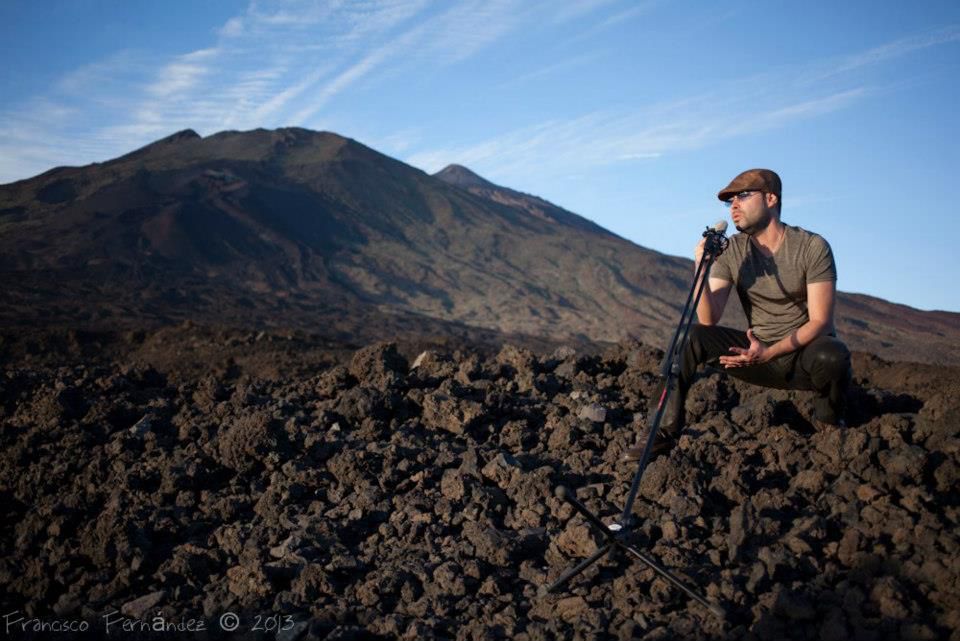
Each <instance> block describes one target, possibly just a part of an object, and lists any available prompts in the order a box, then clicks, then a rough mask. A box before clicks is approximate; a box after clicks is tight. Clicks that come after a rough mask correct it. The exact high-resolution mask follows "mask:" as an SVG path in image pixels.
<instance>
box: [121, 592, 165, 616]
mask: <svg viewBox="0 0 960 641" xmlns="http://www.w3.org/2000/svg"><path fill="white" fill-rule="evenodd" d="M166 594H167V593H166V592H164V591H163V590H158V591H157V592H151V593H150V594H147V595H144V596H142V597H140V598H139V599H134V600H133V601H127V602H126V603H124V604H123V605H122V606H120V612H121V614H123V615H124V616H126V617H130V618H131V619H142V618H143V616H144V615H145V614H146V613H147V612H148V611H149V610H150V608H154V607H156V606H157V604H159V603H160V602H161V601H162V600H163V597H164V596H166Z"/></svg>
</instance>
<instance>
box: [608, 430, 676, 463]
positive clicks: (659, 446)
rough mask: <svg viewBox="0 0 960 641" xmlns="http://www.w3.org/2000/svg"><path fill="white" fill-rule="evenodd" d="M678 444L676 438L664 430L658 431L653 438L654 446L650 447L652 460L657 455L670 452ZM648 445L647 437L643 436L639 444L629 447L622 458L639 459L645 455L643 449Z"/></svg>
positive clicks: (627, 459) (630, 460)
mask: <svg viewBox="0 0 960 641" xmlns="http://www.w3.org/2000/svg"><path fill="white" fill-rule="evenodd" d="M676 444H677V441H676V439H674V438H672V437H670V436H667V435H666V434H664V433H663V432H657V436H656V438H654V439H653V446H652V447H651V448H650V460H651V461H652V460H654V459H655V458H657V457H660V456H663V455H665V454H669V453H670V450H672V449H673V447H674V445H676ZM646 446H647V439H646V438H641V439H640V440H638V441H637V444H636V445H634V446H633V447H631V448H629V449H628V450H626V451H625V452H624V453H623V457H622V460H624V461H628V462H632V461H639V460H640V458H641V457H642V456H643V449H644V448H645V447H646Z"/></svg>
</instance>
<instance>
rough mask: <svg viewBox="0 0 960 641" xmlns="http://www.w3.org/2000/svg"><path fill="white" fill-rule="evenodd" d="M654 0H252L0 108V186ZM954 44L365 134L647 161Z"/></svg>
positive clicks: (578, 159) (857, 95)
mask: <svg viewBox="0 0 960 641" xmlns="http://www.w3.org/2000/svg"><path fill="white" fill-rule="evenodd" d="M658 4H659V0H648V1H644V2H637V3H634V2H624V1H622V0H620V1H616V0H578V1H574V2H570V3H567V4H564V5H563V6H562V7H561V8H559V9H558V8H557V6H558V5H556V4H555V3H551V2H548V1H547V0H463V1H461V2H457V3H455V4H448V3H436V2H430V1H429V0H355V1H338V0H283V1H274V0H251V2H250V4H249V5H248V6H247V7H246V8H245V9H244V10H242V11H240V12H239V13H238V14H237V15H234V16H232V17H230V18H229V19H227V20H226V21H224V22H223V23H221V25H220V26H219V27H214V28H213V29H212V30H211V35H210V39H211V41H210V42H209V43H206V46H204V47H203V48H201V49H197V50H193V51H183V52H179V53H177V54H175V55H171V56H167V57H163V58H160V59H157V57H156V55H155V54H154V52H150V51H142V50H124V51H119V52H115V53H112V54H110V55H109V56H106V57H104V58H102V59H100V60H96V61H93V62H85V63H84V64H83V65H80V66H78V67H76V68H75V69H73V70H72V71H70V72H68V73H66V74H64V75H63V76H62V77H61V78H59V79H58V81H56V82H55V83H53V84H51V86H50V87H49V90H48V91H46V92H44V93H43V94H41V95H35V96H28V97H25V98H24V99H22V100H20V101H19V102H10V101H8V102H7V104H6V105H4V106H0V182H4V181H8V180H12V179H15V178H21V177H24V176H27V175H30V174H32V173H37V172H39V171H42V170H44V169H47V168H49V167H50V166H53V165H59V164H65V163H70V164H79V163H85V162H91V161H95V160H104V159H106V158H109V157H112V156H115V155H118V154H120V153H124V152H126V151H129V150H130V149H132V148H135V147H138V146H140V145H143V144H145V143H147V142H150V141H151V140H154V139H156V138H157V137H160V136H162V135H166V134H169V133H171V132H173V131H175V130H177V129H183V128H187V127H190V128H193V129H196V130H197V131H199V132H200V133H203V134H207V133H212V132H215V131H219V130H222V129H248V128H254V127H276V126H283V125H302V126H308V127H317V126H319V125H320V123H326V122H328V121H329V115H328V114H329V113H330V111H331V107H332V106H334V107H335V106H337V103H338V101H340V100H341V99H342V98H343V97H344V96H345V95H349V94H350V93H356V92H357V91H358V90H361V89H362V88H364V87H368V86H371V85H373V84H374V83H376V82H382V81H385V80H388V79H392V78H395V77H396V76H397V75H398V74H401V73H408V72H409V73H410V74H416V76H417V77H418V78H422V77H423V76H424V74H429V73H431V71H432V70H436V69H441V68H444V67H450V66H452V65H456V64H458V63H461V62H464V61H466V60H468V59H471V58H473V57H476V56H477V55H478V54H479V53H480V52H483V51H484V50H487V49H490V48H492V47H493V46H494V45H495V44H496V43H498V42H500V41H503V40H505V39H507V38H509V37H515V38H528V37H529V36H530V34H531V33H532V32H536V30H537V29H538V28H540V26H541V24H542V23H543V22H544V21H545V16H548V17H549V18H548V21H550V22H552V23H554V24H560V25H566V26H565V28H566V30H567V31H571V30H573V28H572V27H571V25H575V26H576V27H577V29H579V31H577V36H576V37H591V36H590V34H593V35H594V36H595V35H596V33H597V32H598V31H599V30H602V29H606V28H608V27H610V26H612V25H617V24H622V23H624V22H626V21H628V20H632V19H635V18H636V17H638V16H639V15H641V14H643V13H645V12H649V11H650V9H651V8H653V7H655V6H658ZM587 17H589V20H586V19H585V18H587ZM581 24H583V25H585V26H584V27H583V28H582V29H581V28H580V25H581ZM585 34H586V35H585ZM958 40H960V28H958V27H957V26H956V25H953V26H949V27H945V28H943V29H939V30H937V31H933V32H928V33H923V34H915V35H912V36H909V37H904V38H901V39H898V40H894V41H891V42H889V43H886V44H883V45H880V46H877V47H873V48H871V49H867V50H865V51H862V52H857V53H854V54H851V55H849V56H846V57H844V58H841V59H834V60H829V61H819V62H817V63H814V64H811V65H809V66H807V67H804V68H800V69H795V70H792V71H794V72H795V73H794V74H793V75H794V76H796V77H800V78H801V80H800V81H798V82H796V83H794V84H795V86H794V87H792V88H790V90H789V91H785V90H784V88H783V87H782V86H776V89H771V90H770V91H769V93H766V94H759V95H758V94H748V91H749V89H748V90H747V91H745V92H737V93H738V94H740V95H741V99H740V100H738V101H733V100H731V99H730V98H729V93H730V92H729V91H722V90H721V89H719V88H718V89H716V90H710V89H706V90H704V91H703V92H702V93H701V94H700V95H696V96H690V95H688V96H685V97H678V98H677V99H675V100H671V101H670V102H669V103H667V104H661V105H656V104H651V105H633V106H629V105H628V106H622V107H619V108H618V109H610V110H589V109H586V110H585V112H584V113H582V114H581V115H579V116H576V117H565V118H559V117H553V118H549V119H546V120H541V121H537V122H535V123H531V124H530V125H529V126H527V127H519V128H512V129H509V130H506V131H503V132H500V133H499V134H496V135H492V136H489V137H485V138H482V139H475V140H469V139H465V140H463V141H462V142H460V143H459V144H456V143H452V144H449V145H443V146H440V147H439V148H424V147H422V146H421V145H423V144H424V142H423V141H424V140H425V139H426V138H427V136H423V135H420V133H421V132H417V133H415V134H412V133H411V132H410V130H406V131H405V132H403V133H402V135H401V134H396V135H395V137H393V138H391V136H390V135H389V134H385V133H384V132H383V131H374V132H372V133H373V134H374V135H373V137H372V138H376V139H379V140H391V143H390V144H391V145H392V147H391V150H392V151H394V152H395V153H405V154H409V156H408V160H410V161H411V162H413V163H414V164H417V165H419V166H421V167H424V168H425V169H438V168H439V167H440V166H443V165H445V164H447V163H448V162H453V161H457V162H462V163H464V164H473V165H476V166H477V167H478V168H479V169H484V170H487V171H489V170H491V169H492V172H491V175H497V173H498V171H499V172H503V173H506V172H507V171H513V170H515V169H517V168H518V167H520V166H522V165H526V166H527V167H530V166H536V167H538V168H540V170H542V171H548V170H549V171H558V172H562V173H558V174H556V175H569V174H572V173H580V172H581V171H582V170H583V168H584V167H585V166H590V165H596V164H603V163H610V162H632V161H635V162H644V161H649V160H654V159H656V158H658V157H661V156H663V155H667V154H670V153H674V152H676V151H678V150H683V149H692V148H698V147H703V146H706V145H710V144H716V143H717V142H719V141H722V140H725V139H729V138H731V137H735V136H741V135H746V134H749V133H750V132H755V131H759V130H769V129H775V128H777V127H781V126H784V125H785V124H787V123H790V122H793V121H796V120H799V119H802V118H812V117H817V116H820V115H823V114H826V113H830V112H832V111H836V110H840V109H844V108H847V107H848V106H850V105H852V104H854V103H856V102H857V101H860V100H864V99H866V98H867V97H868V96H869V95H870V94H869V92H868V90H867V89H865V88H864V86H865V84H866V83H865V82H862V81H861V82H858V81H857V80H856V76H857V73H856V72H857V71H858V70H860V69H865V68H867V67H871V66H878V65H881V64H883V63H885V62H887V61H890V60H893V59H896V58H899V57H902V56H905V55H907V54H909V53H911V52H915V51H919V50H922V49H926V48H930V47H934V46H937V45H943V44H946V43H952V42H956V41H958ZM602 46H603V45H602V44H601V45H600V47H602ZM603 54H604V51H603V50H602V49H600V48H598V47H593V48H591V49H589V50H586V51H583V52H582V53H581V52H579V51H578V52H577V53H576V54H574V55H569V53H568V54H567V55H565V56H559V55H558V56H557V57H555V58H552V59H551V58H549V57H548V56H544V61H545V62H544V65H543V66H542V67H541V68H539V69H534V70H533V71H527V72H526V73H525V74H524V73H518V74H517V75H515V76H514V78H513V80H507V81H505V82H503V83H501V84H500V85H499V86H500V87H506V86H508V85H509V86H516V85H518V84H524V83H526V82H528V81H529V80H531V79H534V78H539V77H543V76H547V75H552V74H559V73H561V72H565V71H569V70H570V69H572V68H574V67H578V66H582V65H585V64H587V63H590V62H591V61H594V60H595V59H596V58H597V57H598V56H600V55H603ZM824 74H827V75H829V77H831V78H833V79H834V81H833V82H830V83H826V84H827V85H829V88H827V87H826V85H818V84H817V83H814V82H811V79H814V78H817V77H819V78H821V79H822V78H824V77H825V75H824ZM718 82H719V81H718ZM755 84H765V83H755ZM737 85H738V86H743V87H745V88H746V87H747V86H748V85H747V83H745V82H744V83H737ZM729 86H730V83H725V84H724V87H725V88H726V89H727V90H729ZM770 86H774V85H773V84H771V85H770ZM718 87H719V85H718ZM341 104H342V103H341ZM558 113H559V112H558ZM91 123H104V124H102V125H100V126H91ZM347 133H352V132H347ZM37 141H42V142H41V143H38V142H37Z"/></svg>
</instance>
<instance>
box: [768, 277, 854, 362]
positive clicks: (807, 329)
mask: <svg viewBox="0 0 960 641" xmlns="http://www.w3.org/2000/svg"><path fill="white" fill-rule="evenodd" d="M836 293H837V283H836V281H833V280H827V281H822V282H819V283H807V313H808V314H809V316H810V320H808V321H807V322H806V323H804V324H803V325H801V326H800V327H798V328H797V331H795V332H794V333H792V334H790V335H789V336H787V337H786V338H783V339H781V340H780V341H778V342H776V343H774V344H773V345H771V346H770V347H769V348H768V354H767V360H770V359H774V358H776V357H778V356H783V355H784V354H789V353H790V352H795V351H797V350H798V349H800V348H801V347H803V346H804V345H807V344H809V343H810V342H811V341H812V340H813V339H815V338H816V337H817V336H820V335H821V334H825V333H827V332H829V331H830V330H831V329H832V328H833V305H834V299H835V298H836Z"/></svg>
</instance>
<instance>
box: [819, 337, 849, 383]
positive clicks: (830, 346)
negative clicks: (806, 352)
mask: <svg viewBox="0 0 960 641" xmlns="http://www.w3.org/2000/svg"><path fill="white" fill-rule="evenodd" d="M809 349H810V351H811V354H810V357H811V360H812V361H813V368H814V369H815V370H816V371H818V372H819V373H820V374H821V375H822V376H824V377H826V378H829V379H831V380H834V379H839V378H842V377H844V376H846V375H848V374H849V372H850V350H849V349H847V346H846V345H845V344H844V343H843V342H842V341H840V340H838V339H836V338H834V337H832V336H821V337H820V338H818V339H816V340H815V341H814V342H813V343H812V344H811V345H810V347H809Z"/></svg>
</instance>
